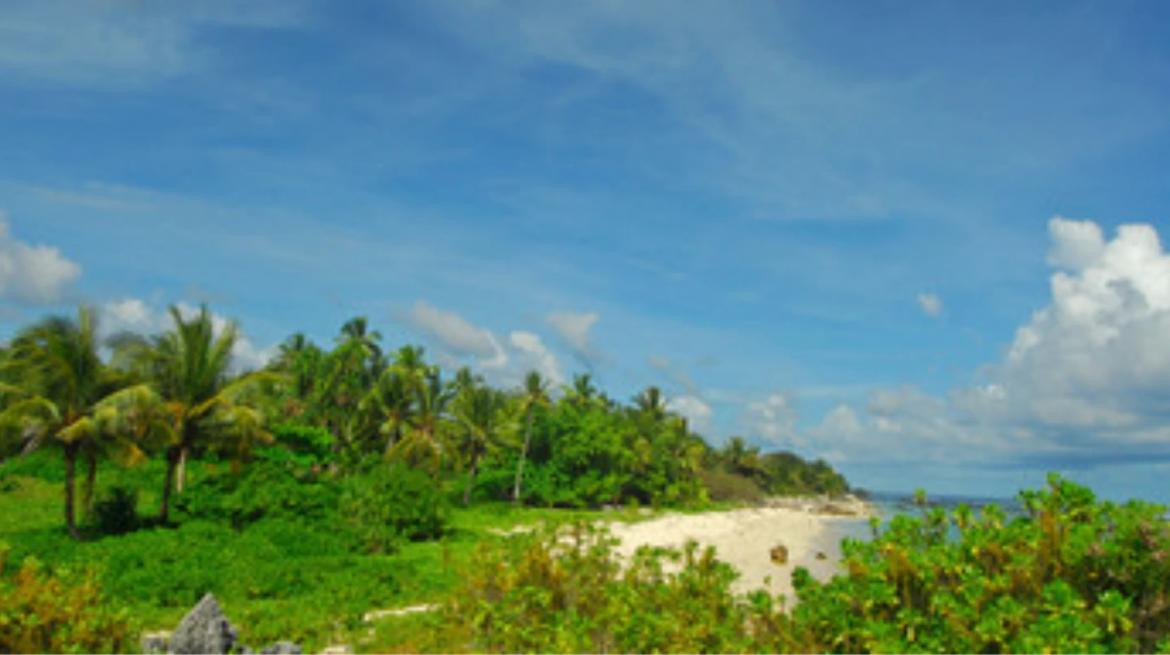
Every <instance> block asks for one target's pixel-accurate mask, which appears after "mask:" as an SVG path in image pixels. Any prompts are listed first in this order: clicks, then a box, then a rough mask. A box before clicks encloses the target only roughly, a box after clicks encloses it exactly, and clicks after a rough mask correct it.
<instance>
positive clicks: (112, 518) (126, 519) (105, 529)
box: [91, 485, 138, 534]
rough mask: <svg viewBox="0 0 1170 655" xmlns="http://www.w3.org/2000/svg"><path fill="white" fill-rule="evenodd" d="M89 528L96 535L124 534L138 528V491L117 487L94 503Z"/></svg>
mask: <svg viewBox="0 0 1170 655" xmlns="http://www.w3.org/2000/svg"><path fill="white" fill-rule="evenodd" d="M91 521H92V525H91V528H92V529H93V530H94V531H96V532H97V533H98V534H125V533H127V532H130V531H132V530H135V529H137V528H138V490H137V489H131V488H129V487H125V486H121V485H117V486H114V487H111V488H110V489H109V490H108V491H107V492H105V494H103V495H102V497H100V498H98V500H97V501H96V502H95V503H94V506H93V515H92V517H91Z"/></svg>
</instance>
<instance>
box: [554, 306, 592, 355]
mask: <svg viewBox="0 0 1170 655" xmlns="http://www.w3.org/2000/svg"><path fill="white" fill-rule="evenodd" d="M600 318H601V317H600V316H598V315H597V314H596V313H594V312H586V313H582V314H575V313H573V312H557V313H553V314H549V315H548V317H547V320H548V324H549V325H550V326H552V328H553V330H554V331H555V332H556V333H557V336H559V337H560V338H561V339H562V340H564V342H565V343H566V344H567V345H568V346H569V348H570V349H571V350H572V351H573V354H574V355H576V356H577V358H578V359H580V360H581V362H582V363H584V364H586V365H589V366H591V365H593V364H594V363H595V362H596V360H597V357H598V353H597V351H596V350H595V349H594V347H593V342H592V340H591V339H590V337H589V331H590V330H591V329H592V328H593V326H594V325H595V324H596V323H597V321H598V319H600Z"/></svg>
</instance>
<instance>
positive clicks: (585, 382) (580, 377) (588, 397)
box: [565, 373, 597, 407]
mask: <svg viewBox="0 0 1170 655" xmlns="http://www.w3.org/2000/svg"><path fill="white" fill-rule="evenodd" d="M565 391H566V392H567V393H566V396H567V397H568V399H569V400H570V401H571V402H573V403H574V404H576V405H577V406H578V407H581V406H585V405H588V404H590V403H592V402H593V401H594V399H595V398H596V397H597V387H596V386H594V385H593V376H592V375H590V374H589V373H578V374H577V375H574V376H573V385H572V386H571V387H568V388H566V389H565Z"/></svg>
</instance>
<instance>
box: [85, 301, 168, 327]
mask: <svg viewBox="0 0 1170 655" xmlns="http://www.w3.org/2000/svg"><path fill="white" fill-rule="evenodd" d="M167 325H168V317H167V316H166V315H165V314H164V313H162V312H156V311H155V310H154V309H152V308H150V307H149V306H147V304H146V303H145V302H143V301H142V300H140V299H138V298H125V299H123V300H114V301H110V302H107V303H105V304H104V305H102V306H101V329H102V332H103V333H105V334H107V335H109V334H117V333H119V332H137V333H139V334H154V333H157V332H161V331H162V330H165V329H166V328H167Z"/></svg>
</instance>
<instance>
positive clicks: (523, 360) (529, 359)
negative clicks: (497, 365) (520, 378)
mask: <svg viewBox="0 0 1170 655" xmlns="http://www.w3.org/2000/svg"><path fill="white" fill-rule="evenodd" d="M508 344H509V345H511V347H512V350H513V352H514V353H516V355H517V357H516V359H517V366H516V368H517V369H520V370H523V371H524V372H527V371H529V370H535V371H537V372H538V373H540V374H541V375H542V376H543V377H544V378H545V379H546V380H548V381H549V382H551V383H552V385H553V386H554V387H555V386H560V385H561V384H563V383H564V382H565V376H564V374H562V373H561V367H560V365H559V364H557V358H556V356H555V355H553V354H552V353H551V352H550V351H549V350H548V348H547V347H545V345H544V342H543V341H542V340H541V339H540V336H538V335H536V334H533V333H532V332H524V331H520V330H517V331H515V332H512V333H511V334H510V335H508Z"/></svg>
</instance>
